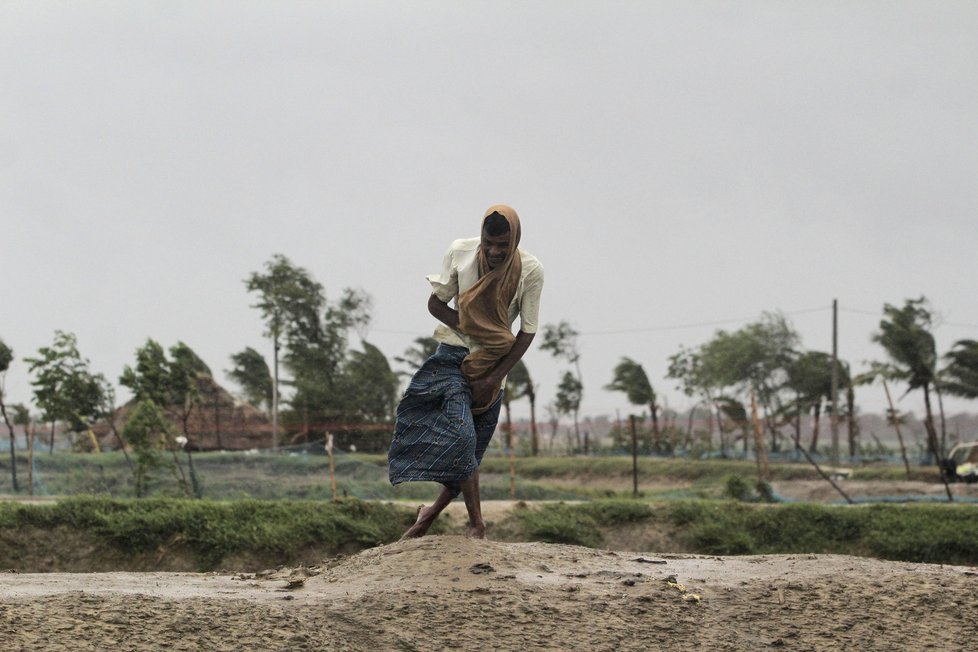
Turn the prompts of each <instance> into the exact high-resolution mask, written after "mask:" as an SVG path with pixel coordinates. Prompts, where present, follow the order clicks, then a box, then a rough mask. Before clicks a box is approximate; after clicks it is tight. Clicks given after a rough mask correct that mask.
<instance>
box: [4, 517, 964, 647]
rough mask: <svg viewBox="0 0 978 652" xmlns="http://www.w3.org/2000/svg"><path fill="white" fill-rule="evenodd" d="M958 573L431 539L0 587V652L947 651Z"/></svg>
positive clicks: (861, 562)
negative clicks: (243, 563)
mask: <svg viewBox="0 0 978 652" xmlns="http://www.w3.org/2000/svg"><path fill="white" fill-rule="evenodd" d="M976 614H978V574H976V572H975V571H973V570H971V569H966V568H961V567H951V566H930V565H926V564H907V563H895V562H881V561H876V560H869V559H859V558H853V557H843V556H833V555H824V556H823V555H819V556H815V555H810V556H809V555H806V556H773V555H772V556H761V557H724V558H720V557H699V556H690V555H658V556H657V555H652V554H649V553H642V554H639V553H624V552H609V551H601V550H590V549H586V548H579V547H575V546H559V545H548V544H540V543H498V542H478V541H470V540H467V539H464V538H462V537H456V536H442V537H428V538H425V539H420V540H415V541H409V542H401V543H395V544H391V545H388V546H383V547H379V548H374V549H371V550H367V551H364V552H362V553H360V554H358V555H355V556H353V557H349V558H340V559H335V560H330V561H329V562H326V563H325V564H324V565H323V566H321V567H317V568H311V569H305V568H297V569H281V570H278V571H268V572H266V573H258V574H254V575H251V574H238V575H221V574H189V573H104V574H75V575H71V574H47V575H27V574H24V575H18V574H5V575H3V576H0V634H2V639H3V648H4V649H5V650H55V649H71V650H105V649H113V650H161V649H172V650H284V649H293V650H326V649H328V650H370V651H371V652H378V651H381V650H442V649H459V650H521V649H533V650H537V649H542V650H648V649H666V647H669V648H672V649H713V650H745V649H759V648H768V647H771V646H775V647H784V648H786V649H792V650H824V649H866V650H871V649H887V650H894V649H925V648H933V649H942V650H944V649H962V648H966V647H968V646H970V645H973V644H974V642H975V640H976V637H978V624H976V623H978V616H976Z"/></svg>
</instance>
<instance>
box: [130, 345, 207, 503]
mask: <svg viewBox="0 0 978 652" xmlns="http://www.w3.org/2000/svg"><path fill="white" fill-rule="evenodd" d="M210 376H211V371H210V368H209V367H208V366H207V365H206V364H205V363H204V361H203V360H201V359H200V357H199V356H198V355H197V354H196V353H195V352H194V351H193V350H192V349H191V348H190V347H189V346H187V345H186V344H184V343H183V342H177V343H176V344H175V345H174V346H172V347H170V351H169V356H167V352H166V351H165V350H164V349H163V347H162V346H161V345H160V344H159V343H158V342H156V341H155V340H153V339H148V340H147V341H146V344H145V345H143V346H142V347H140V348H139V349H137V350H136V366H135V367H129V366H126V367H125V368H124V369H123V372H122V376H121V377H120V378H119V382H120V383H121V384H122V385H124V386H126V387H128V388H129V389H130V390H132V393H133V397H134V398H135V400H136V401H137V402H143V401H151V402H152V403H153V404H154V405H156V406H157V407H159V408H160V409H162V410H164V411H166V412H169V413H170V416H171V418H173V419H174V420H176V421H178V422H179V423H180V429H181V432H182V441H177V440H176V439H173V440H172V441H171V442H170V449H171V452H172V454H173V461H174V465H175V467H176V469H177V471H178V473H179V475H180V478H181V480H182V482H183V484H184V489H185V490H187V492H188V494H189V493H190V488H191V487H192V490H193V494H194V495H196V496H197V497H200V495H201V490H200V484H199V482H198V479H197V473H196V470H195V469H194V463H193V455H192V453H191V451H192V450H193V449H194V447H195V443H194V441H193V433H191V431H190V419H191V416H192V415H193V413H194V411H195V410H198V409H199V407H200V404H201V391H200V383H201V380H202V379H203V378H210ZM177 446H180V447H181V448H183V450H184V452H185V453H186V455H187V463H188V466H189V468H190V485H189V486H188V485H187V483H186V478H185V476H184V473H183V467H182V466H181V465H180V462H179V460H178V458H177V453H176V448H177Z"/></svg>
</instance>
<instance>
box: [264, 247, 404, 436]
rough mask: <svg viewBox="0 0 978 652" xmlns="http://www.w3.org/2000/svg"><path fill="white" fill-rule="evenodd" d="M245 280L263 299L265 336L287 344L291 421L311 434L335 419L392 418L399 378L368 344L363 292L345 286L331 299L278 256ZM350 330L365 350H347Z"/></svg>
mask: <svg viewBox="0 0 978 652" xmlns="http://www.w3.org/2000/svg"><path fill="white" fill-rule="evenodd" d="M245 283H246V286H247V288H248V291H249V292H253V293H256V295H257V296H258V302H257V303H256V304H255V306H254V307H256V308H258V309H260V310H261V312H262V316H263V318H264V319H265V324H266V331H265V332H266V335H268V336H270V337H272V338H273V345H274V346H278V344H279V343H280V342H281V343H282V344H283V345H284V351H283V355H282V357H281V360H282V363H283V365H284V367H285V369H286V370H287V372H288V373H289V375H290V376H291V379H290V380H289V381H287V384H288V385H289V386H290V387H291V388H292V392H291V396H288V397H287V398H286V401H287V403H288V404H289V406H290V408H291V411H290V412H289V413H288V414H286V415H285V418H286V421H288V422H289V423H291V424H292V425H293V427H295V426H299V427H301V428H302V430H303V432H305V433H306V434H307V435H312V434H321V433H322V432H323V431H324V430H325V429H326V428H327V427H328V424H330V423H335V422H338V421H341V422H349V421H362V420H367V421H383V420H386V419H389V418H390V417H391V415H392V413H393V403H394V400H395V398H396V393H397V383H396V378H395V380H392V372H391V370H390V366H389V365H388V363H387V359H386V358H385V357H384V356H383V354H382V353H381V352H380V351H379V350H378V349H377V348H376V347H375V346H373V345H372V344H369V343H367V342H366V341H363V338H364V337H365V335H366V333H367V331H368V329H369V326H370V320H371V306H372V300H371V298H370V296H369V295H368V294H367V293H366V292H364V291H363V290H360V289H353V288H346V289H344V290H343V291H342V293H341V294H340V297H339V299H338V300H336V301H335V302H329V301H327V299H326V295H325V291H324V289H323V286H322V285H321V284H320V283H319V282H318V281H316V280H315V279H314V278H313V277H312V275H311V274H310V273H309V272H308V271H307V270H305V269H303V268H301V267H298V266H296V265H294V264H293V263H292V262H291V261H290V260H289V259H288V258H286V257H285V256H282V255H281V254H277V255H275V256H273V257H272V259H271V260H270V261H269V262H268V263H266V265H265V270H264V272H263V273H254V274H252V275H251V276H250V277H249V278H248V279H247V280H246V281H245ZM351 331H352V332H355V333H357V334H359V336H360V338H361V341H362V342H363V351H351V350H350V347H349V334H350V332H351ZM283 382H285V381H283ZM273 393H274V390H273Z"/></svg>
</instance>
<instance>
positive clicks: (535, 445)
mask: <svg viewBox="0 0 978 652" xmlns="http://www.w3.org/2000/svg"><path fill="white" fill-rule="evenodd" d="M524 396H525V397H526V399H527V401H529V403H530V454H531V455H533V456H536V455H537V454H538V453H539V452H540V435H539V433H538V432H537V393H536V386H535V385H534V384H533V378H531V377H530V370H529V369H528V368H527V366H526V364H525V363H524V362H523V361H522V360H520V361H518V362H517V363H516V365H515V366H514V367H513V368H512V370H510V372H509V375H508V376H506V394H505V398H504V404H505V406H506V422H507V424H508V423H510V413H509V409H510V408H509V403H510V401H515V400H518V399H521V398H523V397H524ZM510 429H512V428H510Z"/></svg>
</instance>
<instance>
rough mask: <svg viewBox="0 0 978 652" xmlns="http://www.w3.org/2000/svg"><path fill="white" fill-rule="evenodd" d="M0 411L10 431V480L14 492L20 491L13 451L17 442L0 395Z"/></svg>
mask: <svg viewBox="0 0 978 652" xmlns="http://www.w3.org/2000/svg"><path fill="white" fill-rule="evenodd" d="M0 412H2V413H3V422H4V423H6V424H7V430H9V431H10V480H11V482H12V483H13V488H14V493H15V494H16V493H20V487H19V486H18V485H17V453H16V452H15V451H14V446H15V444H16V443H17V442H16V441H15V440H14V427H13V426H12V425H10V419H9V418H8V417H7V406H6V405H4V404H3V397H0Z"/></svg>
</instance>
